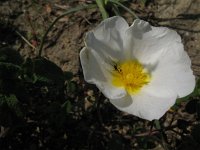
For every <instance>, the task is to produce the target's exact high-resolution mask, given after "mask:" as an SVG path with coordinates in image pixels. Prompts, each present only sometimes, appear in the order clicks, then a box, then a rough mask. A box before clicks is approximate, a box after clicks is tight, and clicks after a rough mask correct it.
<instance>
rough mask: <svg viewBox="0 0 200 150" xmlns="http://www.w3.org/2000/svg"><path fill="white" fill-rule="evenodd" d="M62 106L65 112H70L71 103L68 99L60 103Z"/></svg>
mask: <svg viewBox="0 0 200 150" xmlns="http://www.w3.org/2000/svg"><path fill="white" fill-rule="evenodd" d="M62 108H64V109H65V110H66V112H67V113H70V112H71V110H72V104H71V102H70V101H66V102H65V103H64V104H62Z"/></svg>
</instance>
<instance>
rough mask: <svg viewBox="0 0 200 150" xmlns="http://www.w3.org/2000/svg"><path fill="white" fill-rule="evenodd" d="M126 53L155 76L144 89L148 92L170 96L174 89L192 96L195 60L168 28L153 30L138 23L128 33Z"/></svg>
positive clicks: (144, 23) (176, 35)
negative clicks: (193, 61)
mask: <svg viewBox="0 0 200 150" xmlns="http://www.w3.org/2000/svg"><path fill="white" fill-rule="evenodd" d="M125 45H126V47H125V48H126V49H127V50H126V51H128V49H130V50H129V51H131V52H130V53H131V54H128V55H129V56H131V57H135V58H136V59H138V60H139V61H140V62H141V63H142V64H143V65H144V66H145V67H146V68H147V70H148V71H149V72H150V73H151V76H152V81H151V83H150V84H149V86H146V87H145V88H144V89H145V91H148V93H151V94H154V95H155V94H156V93H158V92H157V91H159V93H163V95H169V93H170V92H169V89H173V90H174V91H175V92H176V93H177V94H178V96H179V97H184V96H186V95H188V94H190V93H191V92H192V91H193V90H194V87H195V77H194V75H193V73H192V70H191V68H190V67H191V61H190V58H189V56H188V55H187V53H186V52H185V51H184V48H183V44H182V42H181V38H180V36H179V35H178V34H177V32H176V31H173V30H170V29H168V28H165V27H153V26H151V25H150V24H149V23H148V22H145V21H143V20H135V21H134V23H133V25H132V26H131V27H130V28H129V29H128V30H127V31H126V44H125Z"/></svg>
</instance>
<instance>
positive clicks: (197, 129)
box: [191, 124, 200, 144]
mask: <svg viewBox="0 0 200 150" xmlns="http://www.w3.org/2000/svg"><path fill="white" fill-rule="evenodd" d="M191 135H192V136H193V138H194V139H195V140H196V141H197V142H198V143H199V144H200V124H196V125H194V127H193V129H192V133H191Z"/></svg>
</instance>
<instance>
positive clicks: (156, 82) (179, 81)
mask: <svg viewBox="0 0 200 150" xmlns="http://www.w3.org/2000/svg"><path fill="white" fill-rule="evenodd" d="M181 47H182V46H180V45H179V46H177V49H176V50H175V51H174V52H172V51H167V52H166V53H165V54H164V55H163V57H162V59H161V60H159V61H158V63H157V66H156V67H155V70H153V71H152V73H151V74H152V78H153V79H152V82H151V83H150V86H147V87H145V90H146V91H148V92H150V91H151V90H150V88H151V87H153V88H154V90H155V91H162V89H163V90H166V91H167V89H171V90H173V91H174V92H176V93H177V95H178V97H184V96H187V95H188V94H190V93H191V92H192V91H193V90H194V88H195V76H194V75H193V72H192V70H191V68H190V66H191V61H190V58H189V56H188V55H187V53H186V52H185V51H183V50H182V51H181V50H178V49H180V48H181ZM181 49H182V48H181ZM163 87H165V88H163ZM153 93H155V92H153Z"/></svg>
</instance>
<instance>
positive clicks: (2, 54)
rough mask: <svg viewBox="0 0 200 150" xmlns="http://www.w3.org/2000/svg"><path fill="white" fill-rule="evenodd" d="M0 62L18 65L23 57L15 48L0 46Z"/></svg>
mask: <svg viewBox="0 0 200 150" xmlns="http://www.w3.org/2000/svg"><path fill="white" fill-rule="evenodd" d="M0 62H5V63H12V64H15V65H20V64H22V62H23V59H22V57H21V55H20V54H19V52H17V51H16V50H14V49H12V48H9V47H4V48H0Z"/></svg>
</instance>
